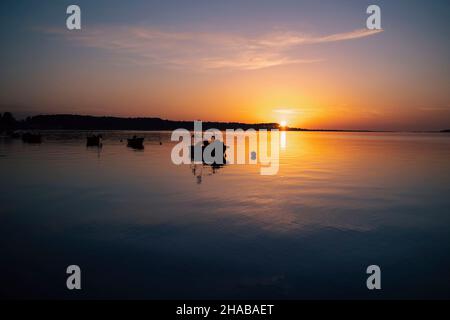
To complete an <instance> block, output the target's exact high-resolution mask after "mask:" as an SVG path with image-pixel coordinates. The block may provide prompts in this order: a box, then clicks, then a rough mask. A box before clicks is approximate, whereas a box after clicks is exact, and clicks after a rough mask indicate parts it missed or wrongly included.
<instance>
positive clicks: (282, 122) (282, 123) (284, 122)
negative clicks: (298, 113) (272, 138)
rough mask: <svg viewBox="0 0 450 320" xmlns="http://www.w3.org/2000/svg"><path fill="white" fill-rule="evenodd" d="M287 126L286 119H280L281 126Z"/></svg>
mask: <svg viewBox="0 0 450 320" xmlns="http://www.w3.org/2000/svg"><path fill="white" fill-rule="evenodd" d="M286 126H287V122H286V120H282V121H280V127H283V128H285V127H286Z"/></svg>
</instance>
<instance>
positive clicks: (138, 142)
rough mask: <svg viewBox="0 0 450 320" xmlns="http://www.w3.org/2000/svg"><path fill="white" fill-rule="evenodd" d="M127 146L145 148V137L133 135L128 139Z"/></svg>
mask: <svg viewBox="0 0 450 320" xmlns="http://www.w3.org/2000/svg"><path fill="white" fill-rule="evenodd" d="M127 141H128V143H127V146H128V147H130V148H133V149H144V138H138V137H136V136H133V138H129V139H127Z"/></svg>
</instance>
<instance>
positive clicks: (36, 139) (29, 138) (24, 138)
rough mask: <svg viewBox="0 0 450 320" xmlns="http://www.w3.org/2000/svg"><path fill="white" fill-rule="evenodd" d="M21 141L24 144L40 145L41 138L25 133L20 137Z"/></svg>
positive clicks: (38, 135) (37, 135)
mask: <svg viewBox="0 0 450 320" xmlns="http://www.w3.org/2000/svg"><path fill="white" fill-rule="evenodd" d="M22 141H23V142H26V143H41V142H42V136H41V135H40V134H34V133H29V132H26V133H24V134H23V135H22Z"/></svg>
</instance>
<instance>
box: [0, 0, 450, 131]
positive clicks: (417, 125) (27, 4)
mask: <svg viewBox="0 0 450 320" xmlns="http://www.w3.org/2000/svg"><path fill="white" fill-rule="evenodd" d="M69 4H78V5H79V6H80V7H81V10H82V30H79V31H69V30H67V29H66V25H65V20H66V17H67V15H66V13H65V11H66V7H67V6H68V5H69ZM369 4H378V5H379V6H380V7H381V10H382V11H381V13H382V27H383V30H382V31H376V32H374V31H370V30H367V29H366V25H365V23H366V18H367V16H368V15H367V14H366V8H367V6H368V5H369ZM0 10H1V11H0V15H1V17H0V18H1V22H0V23H1V29H0V37H1V52H0V61H1V70H2V71H1V74H0V86H1V91H0V111H11V112H13V113H14V114H15V115H17V116H18V117H23V116H27V115H34V114H38V113H76V114H92V115H114V116H156V117H162V118H168V119H174V120H194V119H202V120H213V121H241V122H281V121H286V122H287V124H288V125H289V126H292V127H294V126H295V127H305V128H328V129H330V128H342V129H380V130H440V129H447V128H449V127H450V92H449V79H450V64H449V57H450V42H449V39H450V34H449V33H450V22H449V21H450V20H449V19H450V1H406V0H405V1H398V0H392V1H375V0H374V1H361V0H359V1H356V0H355V1H349V0H343V1H335V0H333V1H331V0H330V1H313V0H311V1H300V0H297V1H294V0H291V1H280V0H278V1H275V0H273V1H265V0H254V1H244V0H239V1H234V0H228V1H211V0H209V1H188V0H186V1H181V0H179V1H168V0H165V1H144V0H142V1H112V0H108V1H91V0H90V1H84V0H77V1H20V0H19V1H2V2H1V3H0Z"/></svg>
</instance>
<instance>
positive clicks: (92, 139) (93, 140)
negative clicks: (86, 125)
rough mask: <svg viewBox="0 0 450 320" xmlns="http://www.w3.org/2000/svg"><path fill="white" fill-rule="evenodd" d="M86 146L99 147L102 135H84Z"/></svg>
mask: <svg viewBox="0 0 450 320" xmlns="http://www.w3.org/2000/svg"><path fill="white" fill-rule="evenodd" d="M86 146H88V147H101V146H102V135H101V134H99V135H95V134H94V135H92V136H88V137H86Z"/></svg>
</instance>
